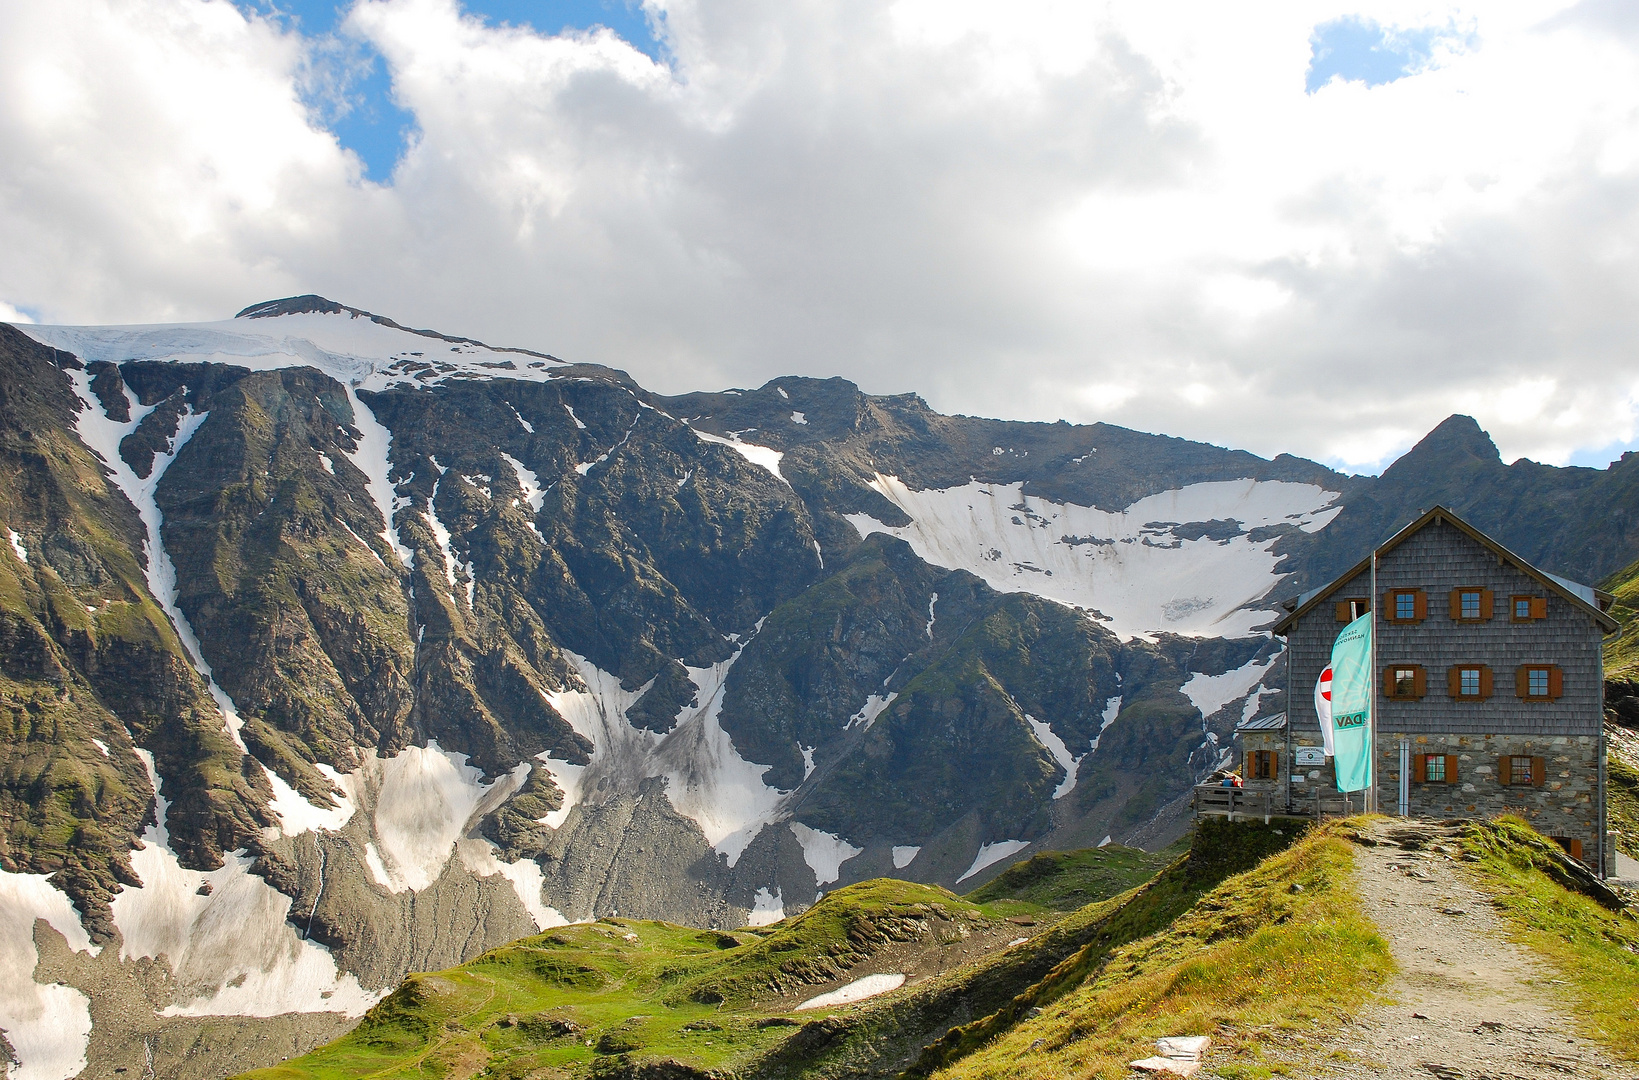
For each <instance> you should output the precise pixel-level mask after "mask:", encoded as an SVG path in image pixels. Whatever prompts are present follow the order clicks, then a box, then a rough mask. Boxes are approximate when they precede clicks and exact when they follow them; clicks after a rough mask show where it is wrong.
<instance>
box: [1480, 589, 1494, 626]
mask: <svg viewBox="0 0 1639 1080" xmlns="http://www.w3.org/2000/svg"><path fill="white" fill-rule="evenodd" d="M1495 605H1496V597H1495V596H1494V595H1493V594H1492V592H1491V590H1490V589H1481V590H1480V618H1482V619H1489V618H1491V616H1492V615H1493V614H1494V613H1495V611H1496V606H1495Z"/></svg>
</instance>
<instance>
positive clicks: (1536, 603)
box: [1531, 596, 1548, 619]
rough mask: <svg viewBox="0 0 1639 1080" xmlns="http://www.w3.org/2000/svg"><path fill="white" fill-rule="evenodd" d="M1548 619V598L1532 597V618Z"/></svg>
mask: <svg viewBox="0 0 1639 1080" xmlns="http://www.w3.org/2000/svg"><path fill="white" fill-rule="evenodd" d="M1547 617H1548V598H1547V597H1546V596H1533V597H1531V618H1533V619H1546V618H1547Z"/></svg>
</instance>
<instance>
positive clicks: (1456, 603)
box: [1451, 589, 1463, 622]
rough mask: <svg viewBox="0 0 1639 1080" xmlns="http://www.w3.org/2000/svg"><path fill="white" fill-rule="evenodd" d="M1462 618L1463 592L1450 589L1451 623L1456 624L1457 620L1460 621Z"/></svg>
mask: <svg viewBox="0 0 1639 1080" xmlns="http://www.w3.org/2000/svg"><path fill="white" fill-rule="evenodd" d="M1462 617H1463V591H1462V590H1461V589H1452V590H1451V621H1452V622H1456V621H1457V620H1458V619H1460V618H1462Z"/></svg>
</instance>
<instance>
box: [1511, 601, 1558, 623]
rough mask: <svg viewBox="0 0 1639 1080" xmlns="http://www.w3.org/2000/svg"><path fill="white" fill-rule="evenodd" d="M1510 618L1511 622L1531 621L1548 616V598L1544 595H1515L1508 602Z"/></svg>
mask: <svg viewBox="0 0 1639 1080" xmlns="http://www.w3.org/2000/svg"><path fill="white" fill-rule="evenodd" d="M1508 610H1509V613H1510V619H1511V621H1513V622H1532V621H1534V620H1536V619H1546V618H1547V617H1548V598H1547V597H1546V596H1515V597H1511V598H1510V599H1509V602H1508Z"/></svg>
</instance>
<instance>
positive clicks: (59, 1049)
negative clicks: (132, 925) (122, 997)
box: [0, 870, 101, 1080]
mask: <svg viewBox="0 0 1639 1080" xmlns="http://www.w3.org/2000/svg"><path fill="white" fill-rule="evenodd" d="M38 919H44V920H45V921H46V922H47V923H49V924H50V925H51V927H52V929H54V930H56V931H57V932H58V933H59V934H61V935H63V937H64V938H65V939H66V940H67V942H68V947H69V948H71V949H73V950H74V951H76V952H83V953H89V954H90V955H92V956H96V955H97V954H98V953H99V952H101V950H100V949H98V948H97V947H96V946H94V945H92V944H91V939H90V937H89V936H88V935H87V934H86V932H85V927H84V926H83V925H81V923H80V917H79V914H78V913H77V912H76V911H75V910H74V905H73V903H72V902H70V901H69V899H68V897H67V896H66V895H65V894H64V893H62V892H61V891H60V890H58V889H57V888H55V887H54V886H53V885H52V884H51V879H50V877H49V876H48V875H45V874H13V873H10V872H8V871H5V870H0V974H3V975H4V978H3V980H0V1030H3V1031H4V1032H5V1036H6V1039H7V1040H8V1041H9V1042H10V1043H11V1045H12V1049H14V1050H15V1051H16V1052H17V1060H16V1062H15V1063H14V1064H13V1065H12V1066H11V1067H10V1068H9V1069H8V1070H7V1072H6V1075H7V1076H9V1077H12V1078H13V1080H68V1078H69V1077H71V1076H75V1075H77V1074H78V1073H79V1072H80V1071H81V1070H82V1069H84V1068H85V1066H86V1059H85V1048H86V1046H87V1045H89V1043H90V1041H91V999H90V998H88V997H86V995H85V994H83V993H81V992H80V991H79V990H76V989H74V988H73V987H71V986H64V985H63V984H62V983H47V984H41V983H37V982H35V981H34V968H35V965H36V964H38V963H39V961H40V955H39V952H38V950H36V949H35V947H34V923H35V921H36V920H38Z"/></svg>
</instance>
